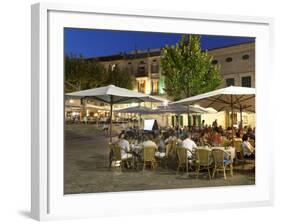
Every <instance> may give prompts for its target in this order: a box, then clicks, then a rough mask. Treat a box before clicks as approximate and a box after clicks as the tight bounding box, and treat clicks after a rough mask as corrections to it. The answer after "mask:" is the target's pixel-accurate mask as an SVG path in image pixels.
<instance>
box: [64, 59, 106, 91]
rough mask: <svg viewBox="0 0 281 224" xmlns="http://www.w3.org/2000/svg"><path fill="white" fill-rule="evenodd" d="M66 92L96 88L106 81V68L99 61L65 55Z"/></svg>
mask: <svg viewBox="0 0 281 224" xmlns="http://www.w3.org/2000/svg"><path fill="white" fill-rule="evenodd" d="M64 68H65V70H64V73H65V92H72V91H77V90H83V89H89V88H95V87H99V86H101V85H103V83H104V82H105V73H106V70H105V69H104V67H103V66H102V65H100V64H99V63H98V62H97V61H94V60H87V59H85V58H83V57H82V56H79V57H77V56H76V55H70V56H67V55H66V56H65V67H64Z"/></svg>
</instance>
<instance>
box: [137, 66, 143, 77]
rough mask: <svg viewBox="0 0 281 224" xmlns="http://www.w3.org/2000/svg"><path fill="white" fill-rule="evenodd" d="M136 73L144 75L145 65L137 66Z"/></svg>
mask: <svg viewBox="0 0 281 224" xmlns="http://www.w3.org/2000/svg"><path fill="white" fill-rule="evenodd" d="M138 75H145V66H138Z"/></svg>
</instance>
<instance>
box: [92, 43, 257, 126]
mask: <svg viewBox="0 0 281 224" xmlns="http://www.w3.org/2000/svg"><path fill="white" fill-rule="evenodd" d="M208 53H209V54H210V55H211V56H212V57H213V60H212V63H213V65H215V66H219V71H220V75H221V76H222V84H221V88H223V87H227V86H231V85H233V86H243V87H253V88H254V87H255V81H256V80H255V43H254V42H249V43H242V44H237V45H233V46H227V47H221V48H216V49H211V50H208ZM96 59H97V58H94V59H93V60H96ZM160 59H161V49H148V50H146V51H139V50H135V51H132V52H129V53H120V54H116V55H110V56H105V57H99V58H98V61H99V62H100V63H101V64H102V65H103V66H104V67H105V68H106V69H111V70H114V69H115V68H116V67H118V68H119V69H121V70H122V69H126V70H127V71H128V72H129V74H130V75H132V76H133V77H134V79H135V84H134V90H135V91H138V92H142V93H146V94H150V95H158V96H165V97H167V96H166V94H165V91H164V88H165V77H163V76H162V75H161V63H160ZM89 60H92V59H91V58H90V59H89ZM97 105H99V104H97ZM127 106H128V105H127ZM146 106H151V105H146ZM89 111H90V112H91V113H93V114H94V115H96V114H97V112H96V111H94V112H93V109H91V108H90V109H89ZM105 116H106V115H105ZM115 116H117V115H115ZM231 116H234V123H235V124H236V125H237V126H238V124H239V122H240V115H239V114H237V113H234V114H233V115H231V114H230V113H229V112H219V113H217V114H204V115H192V116H191V117H190V118H188V117H187V115H180V116H179V117H176V116H175V115H167V116H165V117H164V116H163V115H159V119H158V120H159V123H160V124H162V125H163V126H165V125H174V124H175V122H176V121H178V122H179V123H180V125H182V126H184V125H198V124H200V123H201V121H202V120H205V124H212V122H213V120H215V119H217V120H218V123H219V124H220V125H222V126H223V127H224V128H226V127H228V126H230V120H231ZM153 117H154V118H156V117H158V116H157V115H153ZM242 117H243V119H242V120H243V124H244V125H248V126H252V127H255V114H249V113H243V114H242Z"/></svg>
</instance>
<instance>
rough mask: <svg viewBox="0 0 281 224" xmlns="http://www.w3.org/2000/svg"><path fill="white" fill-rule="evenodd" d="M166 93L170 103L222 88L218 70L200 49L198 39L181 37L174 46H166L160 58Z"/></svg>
mask: <svg viewBox="0 0 281 224" xmlns="http://www.w3.org/2000/svg"><path fill="white" fill-rule="evenodd" d="M161 69H162V71H161V74H162V75H163V76H164V77H165V91H166V92H167V94H168V96H170V97H171V98H173V100H178V99H181V98H186V97H190V96H194V95H197V94H200V93H204V92H208V91H211V90H214V89H216V88H217V87H218V86H219V85H220V84H221V76H220V74H219V68H218V67H217V66H214V65H213V64H212V57H211V56H210V55H209V54H208V52H207V51H202V50H201V47H200V36H198V35H190V36H189V38H187V37H186V35H183V36H182V38H181V40H180V41H179V42H178V43H177V44H176V46H165V48H164V49H163V51H162V57H161Z"/></svg>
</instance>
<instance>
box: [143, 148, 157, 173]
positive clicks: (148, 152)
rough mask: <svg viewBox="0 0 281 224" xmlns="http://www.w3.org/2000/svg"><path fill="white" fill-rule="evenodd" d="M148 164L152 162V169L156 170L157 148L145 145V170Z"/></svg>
mask: <svg viewBox="0 0 281 224" xmlns="http://www.w3.org/2000/svg"><path fill="white" fill-rule="evenodd" d="M147 164H150V166H151V167H152V169H153V170H154V171H155V169H156V166H157V162H156V159H155V148H154V147H144V148H143V170H145V168H146V165H147Z"/></svg>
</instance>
